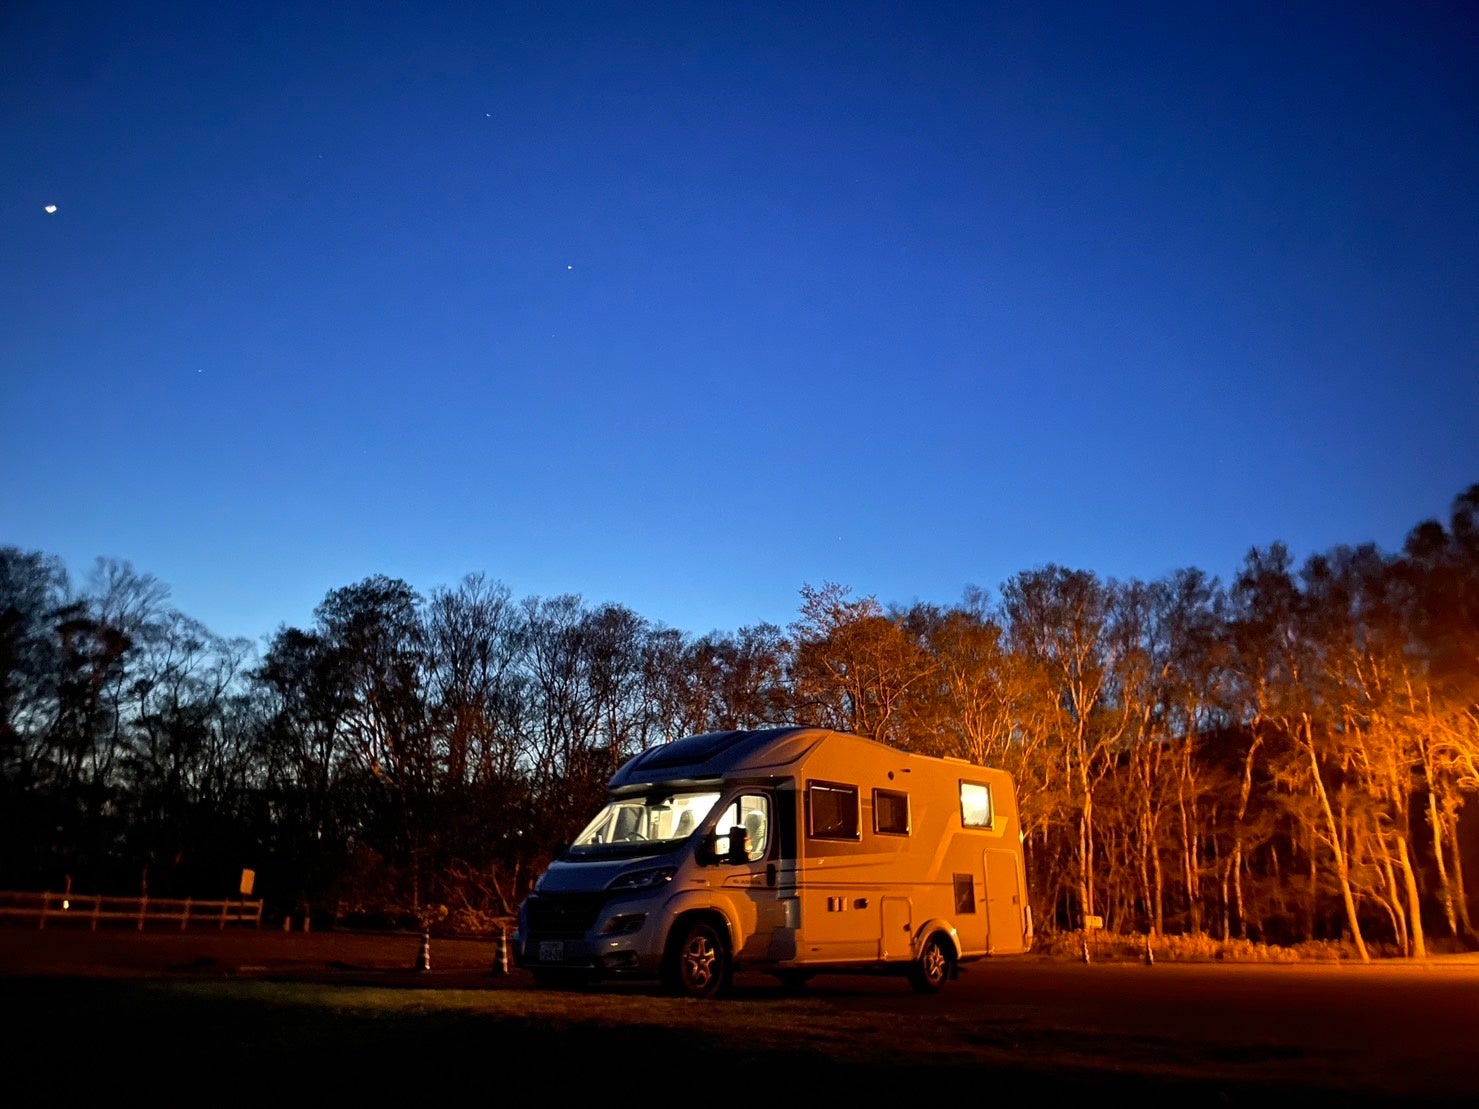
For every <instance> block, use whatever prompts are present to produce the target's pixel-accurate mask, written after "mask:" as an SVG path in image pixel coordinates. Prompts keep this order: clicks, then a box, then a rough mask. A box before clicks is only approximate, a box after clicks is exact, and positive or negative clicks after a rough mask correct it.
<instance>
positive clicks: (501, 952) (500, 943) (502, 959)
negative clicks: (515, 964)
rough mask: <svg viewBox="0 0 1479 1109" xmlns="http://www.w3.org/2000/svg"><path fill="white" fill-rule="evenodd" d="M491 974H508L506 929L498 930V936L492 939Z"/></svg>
mask: <svg viewBox="0 0 1479 1109" xmlns="http://www.w3.org/2000/svg"><path fill="white" fill-rule="evenodd" d="M491 973H493V974H507V973H508V929H507V928H500V929H498V934H497V935H495V936H494V937H493V967H492V971H491Z"/></svg>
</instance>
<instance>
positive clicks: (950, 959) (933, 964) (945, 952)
mask: <svg viewBox="0 0 1479 1109" xmlns="http://www.w3.org/2000/svg"><path fill="white" fill-rule="evenodd" d="M954 974H955V950H954V949H953V948H952V947H951V946H950V941H949V940H947V939H945V937H944V936H942V935H940V934H939V933H938V932H936V933H935V934H934V935H932V936H931V937H930V938H929V939H927V940H925V941H924V947H923V948H921V949H920V952H919V958H917V959H915V960H914V962H913V963H911V964H910V966H909V982H910V984H911V985H912V986H913V987H914V988H915V989H916V990H917V991H918V992H920V993H939V992H940V989H941V988H942V987H943V986H944V985H945V983H946V982H948V981H950V979H951V977H952V976H953V975H954Z"/></svg>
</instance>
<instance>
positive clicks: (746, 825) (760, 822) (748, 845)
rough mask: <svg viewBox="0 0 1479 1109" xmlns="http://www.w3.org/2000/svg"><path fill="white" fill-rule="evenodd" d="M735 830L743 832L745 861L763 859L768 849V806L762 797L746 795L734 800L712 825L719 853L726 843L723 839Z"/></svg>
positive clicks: (751, 794)
mask: <svg viewBox="0 0 1479 1109" xmlns="http://www.w3.org/2000/svg"><path fill="white" fill-rule="evenodd" d="M735 828H743V829H744V830H745V859H746V861H748V862H752V863H753V862H759V861H760V860H761V859H763V858H765V853H766V851H767V850H768V849H769V847H770V806H769V804H768V803H767V802H766V800H765V797H764V795H762V794H758V793H746V794H744V795H743V796H742V797H737V798H735V801H734V803H733V804H732V805H730V806H729V807H728V808H726V809H725V810H724V813H723V815H721V816H720V817H719V821H718V823H717V824H715V825H714V830H715V831H716V832H718V833H719V841H720V850H721V851H723V850H724V849H725V845H726V844H727V843H728V840H727V839H726V838H725V837H727V836H728V835H729V833H730V832H731V831H732V830H733V829H735Z"/></svg>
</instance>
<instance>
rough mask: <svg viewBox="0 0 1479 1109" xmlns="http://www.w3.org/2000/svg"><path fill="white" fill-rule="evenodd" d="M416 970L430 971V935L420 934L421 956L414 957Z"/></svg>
mask: <svg viewBox="0 0 1479 1109" xmlns="http://www.w3.org/2000/svg"><path fill="white" fill-rule="evenodd" d="M416 969H417V970H430V969H431V933H430V932H422V933H421V954H420V955H418V956H416Z"/></svg>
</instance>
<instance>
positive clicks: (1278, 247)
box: [0, 0, 1479, 638]
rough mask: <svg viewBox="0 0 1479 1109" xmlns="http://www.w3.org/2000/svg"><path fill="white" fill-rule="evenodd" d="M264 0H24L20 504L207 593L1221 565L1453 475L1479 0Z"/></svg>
mask: <svg viewBox="0 0 1479 1109" xmlns="http://www.w3.org/2000/svg"><path fill="white" fill-rule="evenodd" d="M240 7H241V8H242V9H243V10H240V11H238V10H234V9H233V8H232V7H230V6H223V5H201V4H178V5H163V4H150V3H141V4H126V5H125V4H116V5H106V4H100V5H92V6H89V5H84V4H71V5H69V4H40V3H32V2H30V0H12V2H11V3H9V4H7V5H5V6H4V7H3V8H0V46H3V63H4V64H3V68H0V137H3V139H4V155H5V156H4V158H3V159H0V472H3V480H0V544H5V545H15V546H19V547H21V548H22V549H25V550H41V551H44V552H46V553H48V554H54V555H57V556H59V557H61V558H62V559H63V560H64V562H65V563H66V564H67V565H68V567H69V568H70V569H71V570H72V571H73V573H74V575H75V576H76V577H78V578H79V579H80V578H82V577H84V576H85V572H86V571H87V569H88V568H89V567H90V565H91V563H92V561H93V559H95V558H96V557H98V556H109V557H115V558H120V559H124V560H127V561H129V562H131V563H132V564H133V565H134V567H135V568H136V569H137V570H139V571H140V572H143V573H148V574H152V575H154V576H156V577H157V578H159V579H160V580H161V581H162V582H163V583H164V584H166V585H168V586H169V587H170V589H171V600H172V602H173V603H174V604H175V605H176V606H178V607H179V608H180V609H182V610H183V611H184V612H185V613H187V614H188V615H191V616H194V617H196V618H198V619H201V620H203V621H204V622H205V623H206V624H207V625H208V626H209V627H211V629H212V630H214V631H216V632H219V633H221V634H226V635H244V636H248V637H251V638H259V637H261V636H264V635H267V634H269V633H270V632H271V631H272V630H273V629H275V628H276V627H277V626H278V625H279V624H281V623H289V624H297V625H299V626H306V625H307V624H308V623H310V622H311V619H312V615H311V614H312V609H313V606H314V605H315V604H316V603H317V602H318V601H320V600H322V599H323V596H324V595H325V593H327V592H328V591H329V590H331V589H334V588H338V587H340V586H343V585H348V584H351V583H353V582H355V581H358V580H359V579H361V578H363V577H365V576H367V575H370V574H376V573H384V574H388V575H391V576H394V577H401V578H404V579H405V580H406V581H408V582H409V583H410V584H411V585H413V586H415V587H416V588H418V589H420V590H422V591H423V592H429V591H430V590H432V589H433V588H435V587H438V586H451V585H455V584H456V583H457V582H458V580H459V579H460V578H461V577H462V576H463V575H465V574H468V573H482V574H484V575H485V576H486V577H488V578H489V579H493V580H496V581H500V582H502V583H504V584H506V585H507V586H508V587H509V588H510V589H511V590H512V592H513V593H514V594H515V595H516V596H519V597H522V596H528V595H540V596H552V595H555V594H559V593H577V594H580V595H581V596H582V597H583V598H584V599H585V600H586V601H588V602H590V603H592V604H598V603H602V602H605V601H614V602H618V603H621V604H624V605H627V606H629V607H631V608H633V609H635V610H636V611H637V612H638V613H639V614H641V615H643V616H645V617H647V618H648V619H651V620H653V621H656V622H661V623H665V624H668V625H671V626H674V627H677V628H681V629H683V630H685V631H689V632H693V633H695V634H702V633H704V632H707V631H710V630H713V629H721V630H733V629H736V628H739V627H741V626H744V625H749V624H757V623H760V622H762V621H773V622H775V623H779V624H783V625H784V624H786V623H788V622H789V621H790V620H791V619H793V618H794V616H795V615H796V611H797V607H798V604H799V590H800V588H801V587H802V586H803V585H804V584H808V583H809V584H813V585H821V584H822V583H824V582H827V581H832V582H839V583H842V584H844V585H847V586H850V587H851V588H852V589H853V591H854V592H855V593H856V594H858V595H873V596H875V597H877V598H878V599H879V600H880V601H883V602H885V603H890V602H897V603H901V604H907V603H910V602H912V601H915V600H926V601H936V602H940V603H952V602H955V601H957V600H959V599H960V597H961V595H962V592H963V591H964V590H965V588H966V587H967V586H971V585H975V586H980V587H984V588H986V589H988V590H990V591H991V592H992V593H993V594H995V593H996V592H997V590H998V587H999V586H1000V585H1001V583H1002V582H1003V581H1005V580H1006V579H1007V578H1008V577H1010V576H1011V575H1013V574H1015V573H1017V572H1019V571H1022V570H1025V569H1030V568H1032V567H1035V566H1039V565H1042V564H1044V563H1048V562H1056V563H1059V564H1062V565H1067V566H1071V567H1075V568H1081V569H1088V570H1093V571H1096V572H1097V573H1099V574H1100V575H1102V576H1104V577H1115V578H1122V579H1123V578H1130V577H1140V578H1146V579H1149V578H1155V577H1160V576H1162V575H1165V574H1167V573H1169V572H1171V571H1172V570H1174V569H1176V568H1179V567H1185V566H1197V567H1200V568H1201V569H1203V570H1206V571H1207V572H1208V573H1210V574H1214V575H1216V576H1218V577H1220V578H1222V579H1223V580H1227V579H1228V578H1229V577H1230V576H1231V575H1232V574H1233V573H1234V572H1235V570H1236V568H1237V566H1238V565H1239V564H1240V563H1241V561H1242V558H1243V556H1244V554H1245V553H1246V551H1247V550H1248V548H1249V547H1251V546H1254V545H1258V546H1264V545H1267V544H1269V543H1271V542H1274V541H1283V542H1286V543H1287V544H1289V546H1290V547H1291V549H1292V550H1293V552H1294V554H1295V556H1296V558H1300V559H1302V558H1303V557H1304V556H1306V555H1308V554H1310V553H1314V552H1316V551H1321V550H1326V549H1328V548H1330V547H1331V546H1334V545H1336V544H1340V543H1359V542H1364V541H1374V542H1376V543H1378V544H1380V545H1381V546H1383V547H1384V548H1387V549H1395V548H1397V547H1398V546H1400V544H1401V541H1402V539H1403V538H1404V536H1405V534H1406V532H1407V531H1408V530H1409V529H1410V528H1411V527H1412V526H1413V525H1414V524H1416V523H1417V522H1419V521H1420V520H1422V519H1426V518H1429V517H1438V518H1441V519H1446V516H1447V511H1448V507H1449V504H1450V502H1451V500H1452V498H1453V497H1454V496H1455V495H1456V494H1458V493H1459V492H1461V491H1462V490H1463V489H1464V488H1466V487H1467V486H1468V485H1470V484H1471V483H1473V482H1475V481H1479V363H1476V355H1479V309H1476V295H1475V294H1476V290H1479V206H1476V199H1479V65H1476V63H1479V8H1476V7H1475V6H1474V5H1473V4H1471V3H1461V4H1442V3H1381V4H1366V3H1330V4H1306V3H1292V4H1284V3H1281V4H1247V5H1228V4H1187V3H1175V4H1164V5H1161V4H1136V3H1127V4H1083V5H1079V4H1062V5H1043V4H1036V3H1023V4H992V3H979V4H928V3H907V4H905V3H899V4H866V3H838V4H807V3H794V2H793V3H775V4H745V3H739V4H735V3H730V4H708V3H694V2H688V3H675V4H662V3H634V4H621V3H603V4H588V3H545V4H499V3H487V4H456V5H441V4H434V3H421V4H403V5H394V4H391V5H378V4H345V5H342V6H340V5H332V6H331V5H315V4H308V5H299V4H294V5H274V4H248V5H241V6H240ZM49 204H54V205H56V207H57V210H56V212H55V213H54V214H47V212H46V211H45V206H46V205H49Z"/></svg>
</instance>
